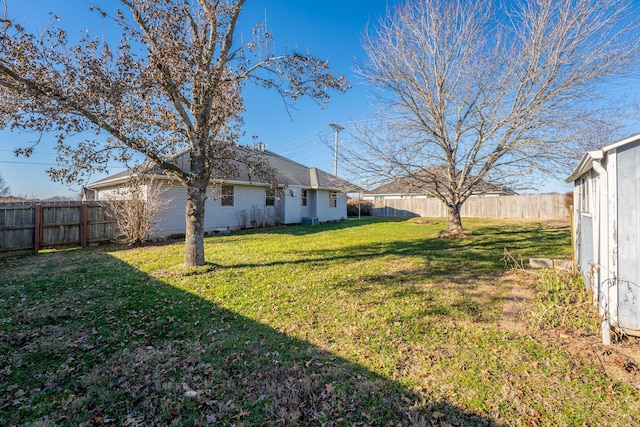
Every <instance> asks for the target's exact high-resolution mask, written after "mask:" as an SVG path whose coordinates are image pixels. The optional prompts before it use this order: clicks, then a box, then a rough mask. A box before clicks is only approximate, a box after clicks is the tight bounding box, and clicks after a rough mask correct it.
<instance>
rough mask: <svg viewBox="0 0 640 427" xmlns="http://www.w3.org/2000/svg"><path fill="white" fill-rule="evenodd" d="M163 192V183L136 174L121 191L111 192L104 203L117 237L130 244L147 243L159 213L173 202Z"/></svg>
mask: <svg viewBox="0 0 640 427" xmlns="http://www.w3.org/2000/svg"><path fill="white" fill-rule="evenodd" d="M162 193H163V189H162V186H161V184H159V183H158V182H157V181H155V180H154V179H153V178H148V177H147V176H145V175H138V176H134V177H133V179H131V180H129V181H128V182H127V185H125V186H123V187H122V188H120V189H119V191H117V192H113V193H110V194H109V195H108V197H107V198H106V200H103V201H102V204H103V207H104V209H105V210H106V212H107V214H108V215H109V217H110V218H112V219H113V220H114V221H115V222H116V225H117V226H118V230H119V231H120V234H119V236H117V238H119V239H121V240H122V241H123V242H124V243H125V244H127V245H129V246H138V245H141V244H143V243H144V242H146V241H147V240H148V239H149V236H150V235H151V232H152V231H153V228H154V226H155V225H156V220H157V216H158V214H159V213H161V212H162V211H164V210H166V208H167V207H168V205H169V204H170V202H171V201H170V200H168V199H166V198H164V197H162Z"/></svg>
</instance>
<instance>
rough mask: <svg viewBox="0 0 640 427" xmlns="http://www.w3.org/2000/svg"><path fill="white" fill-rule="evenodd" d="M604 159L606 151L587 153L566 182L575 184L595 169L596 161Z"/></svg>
mask: <svg viewBox="0 0 640 427" xmlns="http://www.w3.org/2000/svg"><path fill="white" fill-rule="evenodd" d="M603 158H604V149H601V150H595V151H587V152H586V153H584V156H582V158H581V159H580V162H579V163H578V166H576V168H575V169H574V170H573V172H571V175H569V176H568V177H567V178H566V179H565V180H564V182H574V181H575V180H577V179H578V178H580V177H581V176H582V175H584V174H585V173H587V172H589V171H590V170H591V169H592V168H593V162H594V161H595V160H602V159H603Z"/></svg>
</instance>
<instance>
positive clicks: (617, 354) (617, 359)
mask: <svg viewBox="0 0 640 427" xmlns="http://www.w3.org/2000/svg"><path fill="white" fill-rule="evenodd" d="M502 280H511V281H513V283H514V287H513V289H512V291H511V295H510V297H509V299H508V301H507V304H506V305H505V308H504V310H503V313H502V318H501V319H500V321H499V326H500V327H501V328H502V329H504V330H506V331H513V332H519V333H524V334H530V335H532V336H534V337H535V338H536V339H542V340H544V341H547V342H550V343H553V345H554V346H556V347H558V348H562V349H565V350H567V351H568V352H569V353H570V354H573V355H575V356H576V358H577V359H578V358H582V359H583V360H584V359H586V360H588V361H589V362H590V363H592V364H593V366H595V367H596V368H597V369H598V370H599V371H600V372H602V373H603V374H605V375H606V376H607V377H609V378H611V379H612V380H614V381H618V382H621V383H626V384H629V385H630V386H631V387H633V388H635V389H636V390H640V338H638V337H632V336H620V337H618V339H617V340H616V341H615V343H614V344H613V345H609V346H607V345H604V344H602V341H601V336H600V335H598V334H593V333H587V332H585V331H582V330H570V329H564V328H552V329H544V330H537V331H536V330H533V328H531V327H530V325H529V323H528V320H527V318H526V313H527V307H528V306H529V304H530V303H531V302H532V301H533V300H534V299H535V295H536V289H535V285H534V280H535V277H534V276H532V275H529V274H527V273H526V272H523V271H520V272H518V271H512V272H510V273H507V274H505V276H504V277H503V279H502ZM576 363H580V362H579V360H577V361H576Z"/></svg>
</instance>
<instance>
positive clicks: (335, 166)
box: [329, 123, 344, 176]
mask: <svg viewBox="0 0 640 427" xmlns="http://www.w3.org/2000/svg"><path fill="white" fill-rule="evenodd" d="M329 126H331V127H332V128H333V130H334V131H335V135H336V136H335V141H334V149H333V176H338V132H340V131H341V130H342V129H344V128H343V127H342V126H340V125H338V124H335V123H329Z"/></svg>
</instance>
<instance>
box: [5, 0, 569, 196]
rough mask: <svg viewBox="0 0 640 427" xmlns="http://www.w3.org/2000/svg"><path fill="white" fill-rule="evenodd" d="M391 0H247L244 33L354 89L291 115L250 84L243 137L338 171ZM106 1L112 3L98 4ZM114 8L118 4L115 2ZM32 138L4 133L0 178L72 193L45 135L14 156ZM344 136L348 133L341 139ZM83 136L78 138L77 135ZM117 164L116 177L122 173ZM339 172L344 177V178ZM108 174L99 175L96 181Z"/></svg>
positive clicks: (23, 10)
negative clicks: (336, 130) (261, 32)
mask: <svg viewBox="0 0 640 427" xmlns="http://www.w3.org/2000/svg"><path fill="white" fill-rule="evenodd" d="M393 2H394V0H341V1H338V0H268V1H255V0H250V1H248V2H247V4H246V6H245V9H244V11H243V15H242V16H241V21H240V31H241V32H245V33H248V32H249V31H250V30H251V27H252V25H253V24H255V23H256V22H258V21H260V22H263V21H264V19H265V16H266V19H267V24H268V27H269V28H270V30H271V32H272V33H273V37H274V45H275V50H276V51H282V50H286V49H289V50H290V49H292V48H295V49H297V50H308V51H309V52H310V53H311V54H312V55H314V56H316V57H318V58H321V59H327V60H329V63H330V65H331V68H332V70H333V71H334V73H335V74H338V75H345V76H346V77H347V78H348V79H349V83H350V84H351V85H352V86H353V87H352V89H350V90H349V91H348V92H347V93H334V94H332V97H331V100H330V102H329V103H328V104H327V105H325V106H323V107H320V106H318V105H317V104H315V103H314V102H312V101H310V100H307V99H303V100H301V101H299V102H298V103H297V104H296V105H295V106H294V108H293V109H290V110H289V112H287V109H286V108H285V106H284V104H283V101H282V99H281V98H280V97H279V96H278V95H277V94H276V93H275V92H273V91H268V90H265V89H262V88H257V87H253V86H251V85H247V86H246V88H245V91H244V97H245V106H246V109H247V111H246V113H245V114H244V121H245V129H244V131H245V135H246V136H245V138H244V139H243V140H242V141H241V142H244V143H251V142H252V139H251V138H252V136H254V135H255V136H257V137H258V138H259V140H260V141H262V142H264V143H265V144H267V148H268V149H269V150H272V151H274V152H276V153H278V154H281V155H284V156H287V157H289V158H291V159H293V160H295V161H298V162H300V163H302V164H305V165H307V166H315V167H318V168H320V169H323V170H325V171H328V172H332V171H333V150H332V148H331V145H332V143H333V135H334V134H333V130H332V129H331V127H330V126H329V124H330V123H338V124H341V123H342V124H345V123H349V122H353V121H355V120H366V119H367V117H369V116H370V114H371V113H370V112H371V109H370V107H369V105H370V103H371V102H370V101H371V94H370V93H369V92H368V90H367V88H366V87H365V85H363V84H362V82H361V81H359V80H358V78H357V76H356V75H355V73H354V68H355V67H356V66H357V65H358V64H361V63H363V62H364V61H365V60H366V57H365V54H364V52H363V50H362V48H361V44H360V42H361V36H362V34H363V32H364V30H365V28H366V26H367V24H368V23H370V24H374V23H375V22H376V21H377V19H378V18H379V17H380V16H382V15H384V14H385V12H386V10H387V7H389V6H390V5H392V4H393ZM7 3H8V10H9V14H10V15H11V16H12V17H17V18H18V21H19V22H23V23H26V24H27V27H28V28H30V29H32V30H33V29H39V28H42V27H43V26H44V24H45V23H46V22H47V20H48V19H49V12H54V13H55V14H56V15H58V16H60V18H61V22H60V24H61V26H62V27H63V28H65V29H66V30H67V31H68V32H69V34H70V35H72V34H73V33H74V32H75V33H76V34H79V33H80V32H82V31H84V30H85V29H89V31H90V32H91V34H93V35H100V33H101V29H102V28H103V27H102V25H103V24H102V23H103V22H104V21H102V20H101V19H100V18H98V16H97V14H96V13H92V12H90V11H89V2H88V1H86V0H74V1H65V2H59V1H54V0H31V1H29V2H25V1H22V0H7ZM98 3H101V4H109V2H108V1H102V2H98ZM111 3H112V4H113V5H114V6H115V5H116V4H117V2H115V1H112V2H111ZM38 137H39V136H38V135H34V134H16V133H11V132H8V131H0V141H1V142H0V173H1V174H2V176H3V177H4V179H5V181H6V183H7V184H8V185H9V186H10V187H11V189H12V193H13V194H15V195H20V196H27V197H34V198H47V197H51V196H56V195H58V196H71V197H73V196H75V193H77V191H78V190H79V187H78V186H77V185H72V186H67V185H63V184H60V183H53V182H51V181H50V180H49V177H48V175H47V174H46V170H47V169H48V168H49V167H51V166H53V165H54V159H55V152H54V149H53V146H54V143H55V141H54V138H53V137H52V136H49V135H43V136H42V140H41V143H40V144H39V146H38V147H37V149H36V151H35V153H34V154H33V155H32V156H31V157H30V158H28V159H27V158H24V157H15V156H14V155H13V149H14V148H16V147H19V146H24V145H26V144H28V143H29V142H32V141H34V140H36V139H37V138H38ZM341 138H347V135H345V134H341ZM78 139H80V138H78ZM122 170H123V168H122V166H120V165H117V164H114V165H113V167H112V168H111V170H110V172H111V173H117V172H120V171H122ZM343 172H344V171H343V170H342V169H341V168H339V175H344V173H343ZM102 177H104V175H95V176H93V177H92V179H91V180H92V181H94V180H97V179H100V178H102ZM570 188H571V187H570V186H569V185H566V184H564V183H560V182H558V181H549V182H548V183H547V184H546V185H543V186H542V187H541V188H540V191H541V192H545V191H547V192H552V191H558V192H565V191H568V190H569V189H570Z"/></svg>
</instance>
